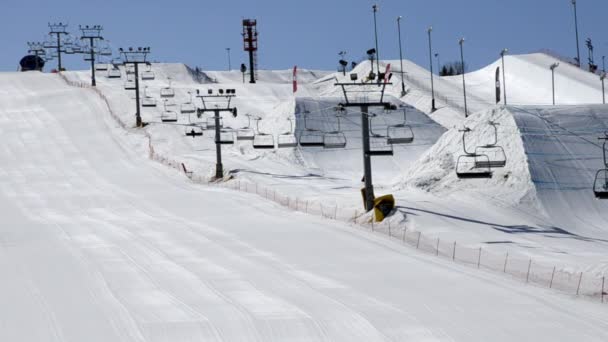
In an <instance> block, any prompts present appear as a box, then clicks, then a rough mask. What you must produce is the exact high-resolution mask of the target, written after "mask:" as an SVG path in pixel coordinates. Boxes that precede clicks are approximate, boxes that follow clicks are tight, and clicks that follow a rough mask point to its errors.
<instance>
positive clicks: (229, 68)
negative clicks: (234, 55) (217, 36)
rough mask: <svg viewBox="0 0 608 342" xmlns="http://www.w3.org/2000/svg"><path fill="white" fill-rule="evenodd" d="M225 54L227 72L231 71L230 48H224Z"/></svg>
mask: <svg viewBox="0 0 608 342" xmlns="http://www.w3.org/2000/svg"><path fill="white" fill-rule="evenodd" d="M226 54H227V55H228V71H232V62H231V61H230V48H226Z"/></svg>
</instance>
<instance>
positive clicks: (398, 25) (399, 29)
mask: <svg viewBox="0 0 608 342" xmlns="http://www.w3.org/2000/svg"><path fill="white" fill-rule="evenodd" d="M401 18H402V17H401V16H398V17H397V31H398V32H399V60H400V61H401V96H405V81H404V80H403V75H404V72H403V49H402V48H401Z"/></svg>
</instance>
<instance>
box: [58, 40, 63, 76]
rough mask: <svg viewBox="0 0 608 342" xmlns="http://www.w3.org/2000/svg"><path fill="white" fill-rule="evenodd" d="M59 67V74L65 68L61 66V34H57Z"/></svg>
mask: <svg viewBox="0 0 608 342" xmlns="http://www.w3.org/2000/svg"><path fill="white" fill-rule="evenodd" d="M57 67H58V68H59V70H57V71H59V72H61V71H62V69H63V67H62V66H61V33H60V32H57Z"/></svg>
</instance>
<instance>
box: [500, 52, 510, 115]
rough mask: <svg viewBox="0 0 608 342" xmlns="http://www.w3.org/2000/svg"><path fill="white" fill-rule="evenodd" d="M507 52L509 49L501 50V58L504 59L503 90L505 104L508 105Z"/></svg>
mask: <svg viewBox="0 0 608 342" xmlns="http://www.w3.org/2000/svg"><path fill="white" fill-rule="evenodd" d="M507 52H509V49H502V51H501V52H500V58H501V59H502V91H503V97H504V98H505V106H506V105H507V77H506V76H505V55H506V54H507Z"/></svg>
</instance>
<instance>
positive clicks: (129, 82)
mask: <svg viewBox="0 0 608 342" xmlns="http://www.w3.org/2000/svg"><path fill="white" fill-rule="evenodd" d="M125 90H135V77H133V75H132V74H127V79H126V80H125Z"/></svg>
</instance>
